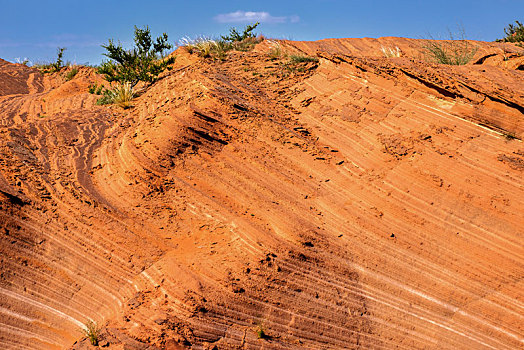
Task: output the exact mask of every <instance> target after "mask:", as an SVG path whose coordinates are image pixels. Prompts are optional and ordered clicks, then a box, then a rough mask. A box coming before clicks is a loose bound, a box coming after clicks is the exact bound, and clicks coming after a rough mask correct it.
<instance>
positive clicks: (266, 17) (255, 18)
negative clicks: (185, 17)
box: [215, 11, 300, 23]
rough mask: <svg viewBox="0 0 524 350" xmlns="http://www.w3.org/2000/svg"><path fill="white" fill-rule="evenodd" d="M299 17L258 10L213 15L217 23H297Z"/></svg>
mask: <svg viewBox="0 0 524 350" xmlns="http://www.w3.org/2000/svg"><path fill="white" fill-rule="evenodd" d="M299 20H300V18H299V17H298V16H296V15H294V16H272V15H271V14H270V13H269V12H265V11H260V12H253V11H236V12H230V13H222V14H219V15H217V16H215V21H217V22H219V23H251V22H260V23H286V22H291V23H297V22H298V21H299Z"/></svg>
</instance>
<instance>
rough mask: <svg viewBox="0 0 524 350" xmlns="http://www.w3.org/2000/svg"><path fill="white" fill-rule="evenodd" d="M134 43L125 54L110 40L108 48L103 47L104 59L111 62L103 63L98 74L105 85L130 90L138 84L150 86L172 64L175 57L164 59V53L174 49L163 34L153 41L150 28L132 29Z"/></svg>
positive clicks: (121, 48)
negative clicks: (116, 84) (113, 85)
mask: <svg viewBox="0 0 524 350" xmlns="http://www.w3.org/2000/svg"><path fill="white" fill-rule="evenodd" d="M134 41H135V47H133V48H132V49H130V50H125V49H124V48H123V47H122V45H121V44H120V43H118V45H116V44H115V43H114V42H113V40H111V39H110V40H109V43H108V44H107V45H102V47H103V48H104V49H106V51H107V52H106V53H105V54H104V55H105V56H107V57H108V58H109V59H110V60H109V61H105V62H103V63H102V65H101V66H100V67H99V68H98V73H100V74H103V75H104V78H105V79H106V80H107V81H108V82H113V81H116V82H118V83H121V84H124V83H129V84H130V85H131V87H134V86H135V85H136V84H137V83H138V82H139V81H143V82H146V83H152V82H154V81H156V80H157V79H158V75H159V74H160V73H162V72H163V71H164V70H165V69H167V68H168V66H169V65H171V64H172V63H174V60H175V58H174V57H170V58H164V52H165V51H166V50H169V49H171V48H173V46H172V45H171V44H169V43H168V38H167V34H166V33H163V34H162V36H159V37H158V38H156V40H155V41H153V39H152V38H151V33H150V31H149V27H147V26H146V27H144V28H143V29H141V28H138V27H136V26H135V38H134Z"/></svg>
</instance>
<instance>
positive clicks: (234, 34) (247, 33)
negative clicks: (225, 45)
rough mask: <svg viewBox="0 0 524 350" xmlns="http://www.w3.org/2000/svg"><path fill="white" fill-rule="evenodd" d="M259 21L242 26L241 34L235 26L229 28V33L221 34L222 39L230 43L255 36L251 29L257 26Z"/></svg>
mask: <svg viewBox="0 0 524 350" xmlns="http://www.w3.org/2000/svg"><path fill="white" fill-rule="evenodd" d="M259 24H260V23H259V22H257V23H255V24H251V25H247V26H246V28H244V31H243V32H242V34H240V33H239V32H238V31H237V30H236V28H230V29H229V35H226V36H223V35H222V36H221V38H222V40H224V41H225V42H230V43H238V42H242V41H244V40H247V39H254V38H256V34H254V33H253V30H255V28H256V27H258V25H259Z"/></svg>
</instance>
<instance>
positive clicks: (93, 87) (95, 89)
mask: <svg viewBox="0 0 524 350" xmlns="http://www.w3.org/2000/svg"><path fill="white" fill-rule="evenodd" d="M103 89H104V85H98V84H97V83H94V84H90V85H89V86H88V88H87V91H89V93H90V94H93V95H102V91H103Z"/></svg>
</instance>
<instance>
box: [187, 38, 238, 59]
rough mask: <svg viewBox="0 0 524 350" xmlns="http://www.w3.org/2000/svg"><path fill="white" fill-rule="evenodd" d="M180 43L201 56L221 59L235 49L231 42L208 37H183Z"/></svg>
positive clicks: (190, 51)
mask: <svg viewBox="0 0 524 350" xmlns="http://www.w3.org/2000/svg"><path fill="white" fill-rule="evenodd" d="M180 43H181V45H180V46H183V47H185V48H186V50H187V51H188V52H189V53H196V54H198V55H199V56H201V57H205V58H208V57H214V58H217V59H221V60H222V59H225V57H226V55H227V52H228V51H230V50H232V49H233V46H232V45H231V44H230V43H227V42H225V41H223V40H214V39H211V38H207V37H199V38H196V39H193V40H191V39H189V38H183V39H182V40H181V41H180Z"/></svg>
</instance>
